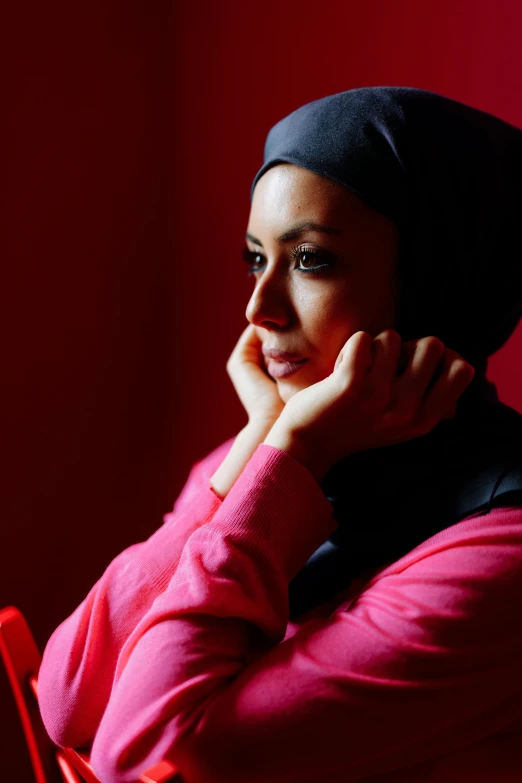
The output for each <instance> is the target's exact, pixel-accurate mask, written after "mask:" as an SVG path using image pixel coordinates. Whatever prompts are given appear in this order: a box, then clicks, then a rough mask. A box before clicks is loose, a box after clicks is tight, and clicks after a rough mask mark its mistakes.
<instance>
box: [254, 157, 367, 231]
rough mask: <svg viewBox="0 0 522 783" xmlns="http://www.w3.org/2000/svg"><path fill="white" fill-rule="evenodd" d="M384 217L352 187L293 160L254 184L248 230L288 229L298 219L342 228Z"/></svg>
mask: <svg viewBox="0 0 522 783" xmlns="http://www.w3.org/2000/svg"><path fill="white" fill-rule="evenodd" d="M376 216H377V218H379V217H381V216H379V215H378V213H375V212H374V210H373V209H371V208H370V207H368V206H367V205H366V204H364V203H363V202H362V201H361V200H360V199H359V198H358V197H357V196H355V195H354V194H353V193H352V192H351V191H350V190H348V188H346V187H344V185H341V184H340V183H338V182H334V180H331V179H329V178H327V177H322V176H320V175H319V174H316V173H315V172H313V171H309V170H308V169H304V168H301V167H300V166H295V165H293V164H279V165H277V166H274V167H272V168H271V169H268V171H267V172H265V174H263V176H262V177H261V178H260V179H259V181H258V182H257V184H256V187H255V188H254V194H253V198H252V205H251V209H250V216H249V221H248V228H247V231H248V232H249V233H252V234H255V233H256V231H258V232H260V231H263V230H265V231H273V232H274V233H275V232H281V231H284V229H285V228H286V227H288V225H289V224H291V223H294V222H296V221H297V220H303V219H305V218H306V219H310V220H313V221H315V222H318V223H328V224H330V225H335V227H337V228H339V230H342V229H343V227H346V226H348V225H353V224H358V225H361V223H362V224H365V223H366V224H372V223H373V222H374V221H375V219H376Z"/></svg>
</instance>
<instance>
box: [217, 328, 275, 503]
mask: <svg viewBox="0 0 522 783" xmlns="http://www.w3.org/2000/svg"><path fill="white" fill-rule="evenodd" d="M262 362H263V354H262V351H261V341H260V340H259V338H258V337H257V336H256V333H255V329H254V327H253V326H252V324H249V325H248V326H247V328H246V329H245V331H244V332H243V334H242V335H241V337H240V338H239V340H238V342H237V344H236V347H235V348H234V350H233V351H232V354H231V356H230V358H229V360H228V362H227V372H228V374H229V376H230V379H231V381H232V383H233V384H234V388H235V390H236V392H237V394H238V397H239V399H240V400H241V402H242V404H243V407H244V408H245V410H246V412H247V414H248V424H247V425H246V426H245V427H244V428H243V429H242V430H241V432H239V433H238V435H237V436H236V439H235V440H234V443H233V444H232V448H231V449H230V451H229V453H228V454H227V456H226V457H225V459H224V460H223V462H222V463H221V465H219V467H218V469H217V470H216V471H215V473H214V475H213V476H212V478H211V479H210V486H211V488H212V490H213V491H214V493H215V494H216V495H217V496H218V497H220V498H221V499H224V498H225V497H226V496H227V494H228V493H229V492H230V490H231V489H232V487H233V486H234V484H235V483H236V481H237V479H238V477H239V476H240V475H241V473H242V471H243V469H244V467H245V465H246V464H247V462H248V461H249V459H250V457H251V456H252V454H253V453H254V452H255V450H256V449H257V447H258V446H259V444H260V443H263V440H264V439H265V438H266V436H267V434H268V433H269V431H270V428H271V427H272V425H273V424H274V422H275V421H276V419H277V418H278V416H279V414H280V413H281V411H282V410H283V408H284V407H285V404H284V402H283V400H282V399H281V397H280V396H279V392H278V389H277V385H276V383H275V381H273V380H271V379H270V377H269V376H268V375H267V374H266V373H265V371H264V369H263V365H262Z"/></svg>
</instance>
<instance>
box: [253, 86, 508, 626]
mask: <svg viewBox="0 0 522 783" xmlns="http://www.w3.org/2000/svg"><path fill="white" fill-rule="evenodd" d="M280 163H293V164H295V165H297V166H301V167H303V168H306V169H309V170H310V171H313V172H315V173H316V174H319V175H321V176H324V177H328V178H330V179H332V180H334V181H336V182H339V183H340V184H342V185H344V186H345V187H347V188H348V189H349V190H350V191H351V192H353V193H354V194H355V195H356V196H358V197H359V198H360V199H362V200H363V201H364V202H365V203H367V204H368V205H369V206H371V207H373V208H374V209H375V210H377V211H378V212H380V213H381V214H383V215H385V216H386V217H388V218H390V219H391V220H392V221H394V222H395V223H396V225H397V227H398V230H399V243H400V245H399V282H400V295H399V323H398V326H397V331H398V332H399V334H400V335H401V337H402V339H403V340H404V341H406V340H411V339H416V338H420V337H425V336H428V335H436V336H437V337H439V338H440V339H441V340H442V341H443V342H444V344H445V345H446V346H448V347H450V348H453V349H454V350H455V351H457V352H458V353H459V354H461V355H462V356H463V357H464V358H465V359H466V360H467V361H469V362H470V363H471V364H473V366H474V367H475V377H474V378H473V381H472V383H471V384H470V385H469V386H468V388H467V389H466V391H465V392H464V394H462V395H461V397H460V398H459V402H458V405H457V416H456V417H455V418H454V419H452V420H449V421H443V422H441V423H440V424H439V425H437V427H435V428H434V429H433V430H432V431H431V432H430V433H428V435H425V436H423V437H421V438H416V439H413V440H410V441H406V442H403V443H400V444H396V445H392V446H387V447H384V448H379V449H371V450H368V451H365V452H360V453H357V454H354V455H351V456H350V457H347V458H345V459H343V460H341V461H340V462H338V463H337V464H336V465H334V466H333V468H332V469H331V470H330V471H329V472H328V473H327V475H326V476H325V477H324V479H323V481H322V482H321V487H322V488H323V491H324V492H325V494H326V496H327V498H328V499H329V500H330V501H331V502H332V505H333V508H334V517H335V518H336V519H337V521H338V522H339V525H340V528H339V529H338V530H337V531H336V532H335V533H334V534H333V536H331V537H330V539H328V540H327V541H326V542H325V543H324V544H323V545H322V547H320V548H319V549H318V550H317V551H316V552H315V553H314V554H313V555H312V557H311V558H310V559H309V561H308V563H307V564H306V565H305V567H304V568H303V569H302V571H301V572H300V573H299V574H297V576H296V577H295V578H294V580H293V581H292V582H291V584H290V588H289V595H290V614H291V617H296V616H298V615H299V614H302V613H303V612H305V611H307V610H308V609H309V608H311V607H313V606H315V605H316V604H318V603H321V602H322V601H325V600H327V599H328V598H330V597H332V596H333V595H335V594H336V593H338V592H339V591H341V590H342V589H344V588H345V587H347V586H348V585H349V583H350V580H351V579H352V578H353V577H354V576H357V574H358V573H361V572H362V571H364V570H365V569H366V568H368V567H375V566H379V565H380V564H383V565H386V564H389V563H391V562H393V561H394V560H396V559H398V558H399V557H401V556H402V555H404V554H406V553H407V552H408V551H410V550H411V549H412V548H414V547H415V546H417V545H418V544H420V543H421V542H422V541H424V540H425V539H426V538H429V537H430V536H432V535H434V534H435V533H437V532H439V531H440V530H442V529H444V528H446V527H448V526H449V525H452V524H455V523H456V522H458V521H459V520H460V519H463V518H464V517H466V516H469V515H470V514H472V513H475V512H479V513H488V512H489V510H490V509H491V508H492V507H493V506H494V505H502V504H509V503H511V504H515V505H518V504H520V505H522V494H517V493H518V492H519V491H521V492H522V416H521V415H520V414H519V413H517V412H516V411H515V410H513V409H512V408H510V407H509V406H507V405H504V404H503V403H501V402H500V401H499V399H498V395H497V392H496V388H495V386H494V384H492V383H491V382H490V381H489V380H488V379H487V378H486V371H487V360H488V357H489V356H490V355H491V354H493V353H495V352H496V351H497V350H498V349H499V348H500V347H501V346H502V345H503V344H504V343H505V342H506V341H507V339H508V338H509V337H510V335H511V334H512V333H513V331H514V329H515V327H516V326H517V324H518V322H519V320H520V317H521V315H522V263H521V258H520V228H519V224H520V220H519V213H520V209H521V207H522V130H520V129H519V128H516V127H515V126H513V125H510V124H508V123H507V122H504V121H503V120H501V119H499V118H497V117H494V116H493V115H491V114H487V113H485V112H482V111H480V110H478V109H475V108H472V107H470V106H466V105H465V104H462V103H459V102H457V101H454V100H452V99H449V98H446V97H443V96H442V95H438V94H436V93H433V92H428V91H426V90H419V89H415V88H411V87H364V88H359V89H354V90H347V91H345V92H340V93H337V94H334V95H329V96H326V97H325V98H321V99H319V100H314V101H312V102H310V103H307V104H305V105H304V106H301V107H300V108H298V109H296V110H295V111H293V112H291V113H290V114H289V115H287V116H286V117H284V118H283V119H282V120H280V121H279V122H278V123H276V125H274V126H273V127H272V128H271V130H270V131H269V133H268V136H267V139H266V143H265V149H264V160H263V165H262V166H261V168H260V169H259V171H258V172H257V174H256V176H255V177H254V180H253V183H252V187H251V191H250V197H251V199H252V198H253V193H254V188H255V186H256V184H257V182H258V181H259V179H260V178H261V177H262V176H263V174H264V173H265V172H266V171H267V170H268V169H270V168H272V167H273V166H276V165H278V164H280Z"/></svg>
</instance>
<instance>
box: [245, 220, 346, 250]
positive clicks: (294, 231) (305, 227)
mask: <svg viewBox="0 0 522 783" xmlns="http://www.w3.org/2000/svg"><path fill="white" fill-rule="evenodd" d="M305 231H317V232H318V233H319V234H336V235H337V236H340V234H341V232H340V231H339V229H337V228H333V227H332V226H324V225H321V224H320V223H314V222H313V221H312V220H304V221H301V223H296V224H295V226H292V228H289V229H288V231H284V232H283V233H282V234H281V235H280V236H278V237H277V240H276V241H277V242H289V241H290V240H291V239H296V238H297V237H298V236H300V235H301V234H303V233H304V232H305ZM246 238H247V239H249V240H250V241H251V242H253V243H254V244H255V245H260V246H261V247H263V243H262V242H260V241H259V239H256V238H255V237H253V236H252V234H249V233H248V231H247V233H246Z"/></svg>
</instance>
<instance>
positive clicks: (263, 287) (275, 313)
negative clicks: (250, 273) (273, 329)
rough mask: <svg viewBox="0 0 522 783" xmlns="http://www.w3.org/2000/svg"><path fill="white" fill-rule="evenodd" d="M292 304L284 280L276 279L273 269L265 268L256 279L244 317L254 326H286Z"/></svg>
mask: <svg viewBox="0 0 522 783" xmlns="http://www.w3.org/2000/svg"><path fill="white" fill-rule="evenodd" d="M291 309H292V304H291V302H290V297H289V294H288V290H287V287H286V284H285V281H283V280H282V279H280V278H279V279H278V278H277V277H276V276H275V274H274V270H272V272H268V271H267V270H266V269H265V271H264V272H263V274H262V276H261V277H260V278H259V279H258V280H257V281H256V285H255V288H254V291H253V293H252V296H251V297H250V300H249V302H248V305H247V309H246V313H245V315H246V318H247V321H250V323H251V324H253V325H254V326H264V327H270V326H271V325H272V326H273V325H274V324H275V325H277V326H286V325H287V324H288V322H289V320H290V318H291Z"/></svg>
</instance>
